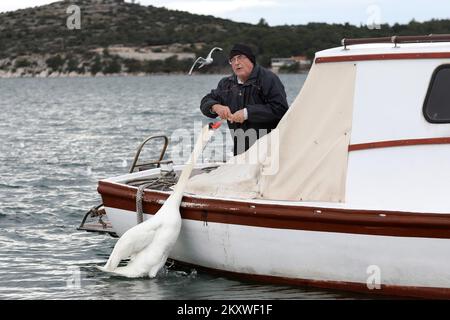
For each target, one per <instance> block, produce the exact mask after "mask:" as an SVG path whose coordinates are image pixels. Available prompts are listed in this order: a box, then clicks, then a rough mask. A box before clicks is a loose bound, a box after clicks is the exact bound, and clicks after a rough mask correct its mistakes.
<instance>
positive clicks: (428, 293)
mask: <svg viewBox="0 0 450 320" xmlns="http://www.w3.org/2000/svg"><path fill="white" fill-rule="evenodd" d="M175 262H176V263H177V264H179V265H183V266H186V267H193V268H196V269H197V270H200V271H205V272H208V273H211V274H216V275H220V276H225V277H230V278H235V279H240V280H250V281H255V282H262V283H273V284H283V285H292V286H302V287H312V288H323V289H333V290H342V291H351V292H358V293H364V294H371V295H373V294H376V295H384V296H392V297H393V296H399V297H411V298H427V299H449V298H450V289H448V288H432V287H412V286H394V285H383V284H382V285H381V287H380V289H373V290H370V289H369V288H368V287H367V285H366V284H363V283H356V282H344V281H325V280H308V279H295V278H285V277H276V276H265V275H256V274H246V273H238V272H231V271H224V270H219V269H213V268H207V267H202V266H198V265H194V264H190V263H185V262H182V261H177V260H175Z"/></svg>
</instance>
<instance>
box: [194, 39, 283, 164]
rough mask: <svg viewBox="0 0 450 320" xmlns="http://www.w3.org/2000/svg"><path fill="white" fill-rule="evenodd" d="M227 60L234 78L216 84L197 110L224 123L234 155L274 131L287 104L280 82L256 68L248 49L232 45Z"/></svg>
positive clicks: (267, 72) (274, 76) (250, 51)
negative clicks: (230, 137)
mask: <svg viewBox="0 0 450 320" xmlns="http://www.w3.org/2000/svg"><path fill="white" fill-rule="evenodd" d="M229 58H230V60H229V62H230V65H231V67H232V69H233V73H234V75H232V76H229V77H225V78H223V79H222V80H220V82H219V84H218V86H217V88H216V89H214V90H212V91H211V93H209V94H208V95H206V96H205V97H204V98H203V99H202V101H201V105H200V110H201V111H202V113H203V114H204V115H205V116H207V117H210V118H216V117H217V116H219V117H220V118H221V119H226V120H228V127H229V128H230V131H231V135H232V137H233V142H234V155H237V154H240V153H242V152H244V151H246V150H247V149H248V148H249V147H250V146H251V145H252V144H253V143H254V142H255V141H256V139H259V138H260V137H262V136H263V135H265V134H266V133H268V132H270V130H272V129H274V128H275V127H276V126H277V125H278V122H279V121H280V120H281V118H282V117H283V115H284V114H285V113H286V111H287V109H288V104H287V101H286V92H285V90H284V86H283V84H282V83H281V81H280V79H279V78H278V77H277V76H276V75H275V74H274V73H272V72H271V71H269V70H267V69H265V68H263V67H261V66H260V65H257V64H256V58H255V55H254V54H253V52H252V50H251V48H250V47H248V46H246V45H243V44H236V45H234V46H233V48H232V49H231V51H230V55H229Z"/></svg>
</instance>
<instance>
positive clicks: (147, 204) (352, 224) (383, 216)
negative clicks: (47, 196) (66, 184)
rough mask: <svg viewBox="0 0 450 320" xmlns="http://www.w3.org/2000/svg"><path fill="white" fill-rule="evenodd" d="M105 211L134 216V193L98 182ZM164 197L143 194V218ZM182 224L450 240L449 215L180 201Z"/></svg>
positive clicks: (226, 201) (187, 199) (188, 198)
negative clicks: (231, 225) (201, 223)
mask: <svg viewBox="0 0 450 320" xmlns="http://www.w3.org/2000/svg"><path fill="white" fill-rule="evenodd" d="M98 192H99V193H100V194H101V196H102V199H103V203H104V205H105V206H106V207H111V208H117V209H123V210H128V211H132V212H135V211H136V203H135V201H136V188H131V187H129V186H126V185H120V184H115V183H110V182H104V181H100V182H99V187H98ZM167 197H168V194H167V193H162V192H154V191H146V192H145V194H144V205H143V207H144V212H145V213H148V214H154V213H155V212H156V211H158V209H159V208H160V207H161V203H162V201H164V200H165V199H167ZM180 211H181V216H182V218H183V219H188V220H197V221H208V222H217V223H226V224H236V225H246V226H254V227H266V228H276V229H291V230H308V231H321V232H339V233H350V234H366V235H383V236H398V237H425V238H445V239H450V214H434V213H411V212H393V211H378V210H353V209H334V208H317V207H308V206H283V205H278V204H266V203H263V204H261V203H250V202H246V201H228V200H218V199H198V198H193V197H189V196H185V197H184V198H183V203H182V205H181V210H180Z"/></svg>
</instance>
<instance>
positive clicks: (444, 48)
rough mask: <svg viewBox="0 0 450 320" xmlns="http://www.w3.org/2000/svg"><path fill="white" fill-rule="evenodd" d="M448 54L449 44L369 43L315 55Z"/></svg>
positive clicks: (449, 51)
mask: <svg viewBox="0 0 450 320" xmlns="http://www.w3.org/2000/svg"><path fill="white" fill-rule="evenodd" d="M432 52H448V53H450V42H433V43H400V44H397V46H394V44H393V43H369V44H355V45H351V46H347V47H346V49H344V46H341V47H336V48H332V49H327V50H322V51H319V52H317V53H316V58H322V57H338V56H354V55H379V54H396V53H397V54H398V53H432Z"/></svg>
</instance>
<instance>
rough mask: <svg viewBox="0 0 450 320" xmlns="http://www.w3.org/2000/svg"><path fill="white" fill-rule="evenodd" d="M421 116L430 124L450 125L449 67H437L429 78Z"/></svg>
mask: <svg viewBox="0 0 450 320" xmlns="http://www.w3.org/2000/svg"><path fill="white" fill-rule="evenodd" d="M423 114H424V116H425V118H426V119H427V121H428V122H431V123H450V65H443V66H440V67H438V68H437V69H436V70H435V71H434V73H433V76H432V78H431V82H430V87H429V88H428V93H427V96H426V98H425V103H424V106H423Z"/></svg>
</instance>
